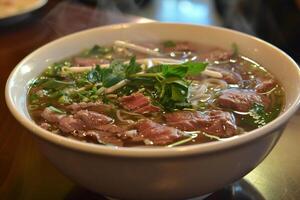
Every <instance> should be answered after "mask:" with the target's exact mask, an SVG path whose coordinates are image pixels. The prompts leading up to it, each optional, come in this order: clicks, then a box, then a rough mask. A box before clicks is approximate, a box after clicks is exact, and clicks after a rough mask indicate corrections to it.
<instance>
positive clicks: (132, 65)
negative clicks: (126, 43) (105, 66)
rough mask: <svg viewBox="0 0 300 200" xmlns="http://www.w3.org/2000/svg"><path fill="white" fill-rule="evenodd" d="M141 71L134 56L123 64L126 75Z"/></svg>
mask: <svg viewBox="0 0 300 200" xmlns="http://www.w3.org/2000/svg"><path fill="white" fill-rule="evenodd" d="M140 71H142V68H141V65H139V64H137V63H136V58H135V56H133V57H132V58H131V59H130V62H129V64H128V65H125V74H126V77H128V76H130V75H132V74H136V73H138V72H140Z"/></svg>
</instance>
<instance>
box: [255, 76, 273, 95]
mask: <svg viewBox="0 0 300 200" xmlns="http://www.w3.org/2000/svg"><path fill="white" fill-rule="evenodd" d="M275 86H276V82H275V80H274V79H267V80H263V81H261V83H259V84H258V85H257V86H256V87H255V90H256V91H257V92H258V93H264V92H268V91H270V90H271V89H273V88H274V87H275Z"/></svg>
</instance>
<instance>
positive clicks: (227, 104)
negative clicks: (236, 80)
mask: <svg viewBox="0 0 300 200" xmlns="http://www.w3.org/2000/svg"><path fill="white" fill-rule="evenodd" d="M217 101H218V103H219V105H220V106H221V107H223V108H230V109H233V110H236V111H241V112H248V111H249V110H250V109H251V108H252V106H253V104H254V103H258V104H262V105H264V106H265V108H267V107H268V105H269V103H270V100H269V99H268V97H266V96H263V95H259V94H257V93H256V92H255V91H253V90H246V89H227V90H223V91H222V93H221V95H220V96H219V98H218V100H217Z"/></svg>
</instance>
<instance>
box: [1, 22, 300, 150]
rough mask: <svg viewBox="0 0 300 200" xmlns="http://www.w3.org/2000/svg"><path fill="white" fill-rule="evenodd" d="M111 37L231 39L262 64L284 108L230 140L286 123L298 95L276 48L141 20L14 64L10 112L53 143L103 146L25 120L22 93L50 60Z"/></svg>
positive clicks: (293, 72) (288, 63) (292, 67)
mask: <svg viewBox="0 0 300 200" xmlns="http://www.w3.org/2000/svg"><path fill="white" fill-rule="evenodd" d="M114 40H130V41H161V40H186V41H192V42H197V43H202V44H208V45H215V46H219V47H221V48H225V49H229V48H230V47H231V45H232V43H236V44H237V45H238V47H239V51H240V53H241V54H242V55H245V56H247V57H249V58H251V59H253V60H255V61H256V62H258V63H259V64H261V65H262V66H264V67H265V68H267V69H268V70H269V71H270V72H271V73H272V74H274V75H275V76H276V77H277V78H278V79H279V80H280V82H281V83H282V85H283V87H284V89H285V92H286V106H285V112H284V113H283V114H282V116H281V117H279V118H277V119H276V120H274V121H273V122H271V123H270V124H268V125H266V126H265V127H263V128H260V129H258V130H256V131H253V133H251V134H252V136H251V135H250V134H249V135H250V136H249V135H248V134H244V135H243V136H242V137H240V138H237V139H234V140H245V141H246V140H248V139H251V138H252V139H253V138H255V137H257V136H259V135H260V134H265V133H267V132H269V131H271V130H272V129H274V128H276V127H278V126H279V125H282V124H283V123H284V122H286V121H287V119H288V118H289V117H290V116H291V115H292V114H293V112H295V111H296V109H297V106H298V103H299V94H300V84H298V83H299V82H300V75H299V69H298V67H297V64H296V63H295V62H294V61H293V60H292V59H291V58H290V57H288V56H287V55H286V54H285V53H284V52H282V51H281V50H279V49H277V48H276V47H274V46H272V45H270V44H268V43H266V42H264V41H262V40H259V39H257V38H254V37H251V36H249V35H245V34H242V33H239V32H236V31H231V30H228V29H223V28H216V27H205V26H195V25H184V24H162V23H146V24H120V25H113V26H107V27H100V28H95V29H91V30H87V31H83V32H80V33H76V34H72V35H70V36H67V37H64V38H61V39H59V40H56V41H54V42H52V43H50V44H47V45H46V46H43V47H41V48H40V49H38V50H36V51H35V52H33V53H32V54H30V55H29V56H27V57H26V58H25V59H24V60H23V61H22V62H21V63H19V64H18V66H17V67H16V68H15V70H14V71H13V72H12V74H11V76H10V78H9V80H8V82H7V87H6V99H7V103H8V106H9V108H10V109H11V111H12V113H13V114H14V115H15V117H16V118H17V119H18V120H19V121H21V123H23V125H25V126H26V127H27V128H29V129H31V130H32V131H33V132H35V133H36V134H38V135H40V136H42V137H46V138H47V139H50V140H52V139H53V140H52V141H55V142H56V143H70V146H72V145H74V144H75V145H78V148H81V149H85V148H87V147H88V146H89V148H90V147H91V148H98V149H101V148H103V147H99V145H98V147H97V146H96V145H92V144H83V143H82V144H79V143H80V142H76V141H70V140H69V139H65V138H62V137H61V136H56V135H53V134H50V133H48V132H47V131H45V130H42V129H41V128H39V127H38V126H36V125H35V124H34V123H33V122H32V121H31V120H30V117H29V114H28V112H27V108H26V96H27V89H28V86H29V82H30V80H32V79H33V78H34V77H37V76H38V75H39V74H40V73H41V72H42V71H43V70H45V68H46V67H47V66H48V65H49V64H51V63H53V62H55V61H59V60H60V59H63V58H66V57H68V56H71V55H73V54H76V53H78V52H80V51H82V50H83V49H85V48H89V47H91V46H93V45H94V44H99V45H104V44H111V43H112V42H113V41H114ZM254 132H255V133H254ZM68 140H69V141H68ZM71 143H72V144H71ZM225 143H228V145H230V143H232V144H234V143H235V144H236V143H238V141H236V142H235V141H230V140H229V141H228V142H225ZM225 143H224V145H225ZM232 144H231V145H232ZM211 145H216V144H203V145H202V144H201V145H198V146H199V148H200V149H201V148H202V150H203V149H204V148H206V147H209V146H211ZM217 145H223V144H221V142H220V144H217ZM192 146H196V145H192ZM200 146H202V147H200ZM225 146H226V145H225ZM75 148H76V147H75ZM183 148H184V149H181V151H182V150H184V151H186V150H188V149H189V148H191V149H192V148H193V149H194V150H195V148H197V147H191V146H190V147H183ZM211 148H213V147H211ZM175 149H176V148H175ZM94 150H95V149H94ZM95 151H97V150H95ZM166 151H172V150H166ZM174 151H177V150H174ZM177 153H178V151H177Z"/></svg>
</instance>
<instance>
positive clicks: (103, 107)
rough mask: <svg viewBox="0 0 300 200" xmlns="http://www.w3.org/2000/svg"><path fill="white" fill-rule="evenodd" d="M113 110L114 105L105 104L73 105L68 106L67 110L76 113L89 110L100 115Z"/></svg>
mask: <svg viewBox="0 0 300 200" xmlns="http://www.w3.org/2000/svg"><path fill="white" fill-rule="evenodd" d="M112 109H113V106H112V105H109V104H104V103H102V102H88V103H86V102H81V103H73V104H71V105H69V106H67V110H68V111H70V112H72V113H76V112H78V111H80V110H89V111H95V112H98V113H107V112H109V111H111V110H112Z"/></svg>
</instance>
